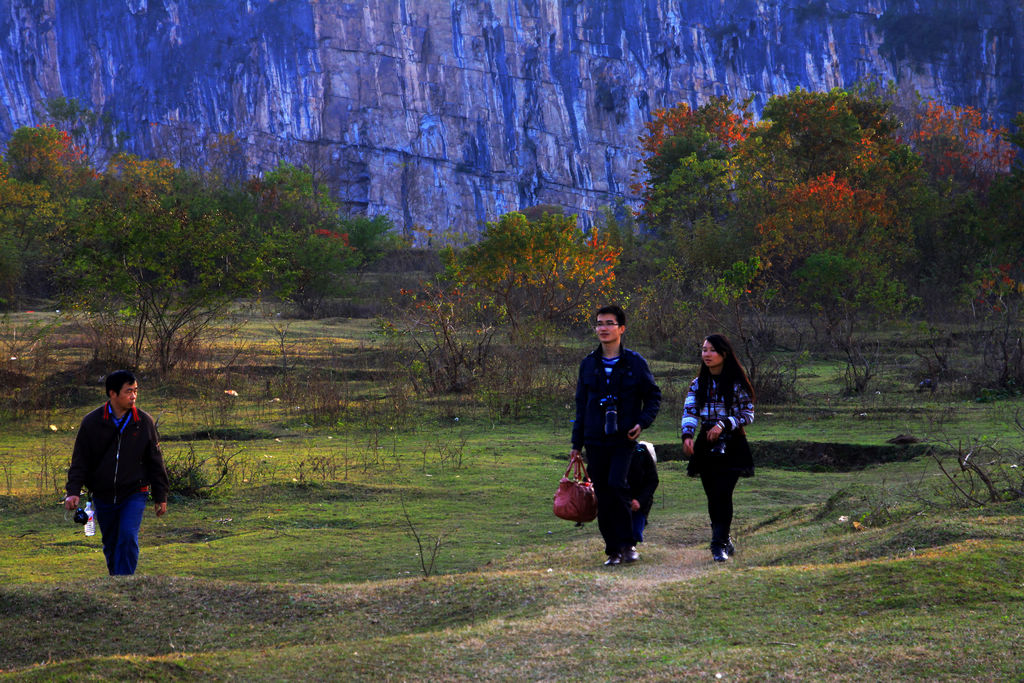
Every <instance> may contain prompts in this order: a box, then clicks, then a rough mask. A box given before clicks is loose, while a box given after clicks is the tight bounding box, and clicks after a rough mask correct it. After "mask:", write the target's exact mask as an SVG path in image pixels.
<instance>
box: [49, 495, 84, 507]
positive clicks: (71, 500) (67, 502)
mask: <svg viewBox="0 0 1024 683" xmlns="http://www.w3.org/2000/svg"><path fill="white" fill-rule="evenodd" d="M51 500H52V499H51ZM77 507H78V496H68V497H67V498H65V499H64V509H65V510H74V509H75V508H77Z"/></svg>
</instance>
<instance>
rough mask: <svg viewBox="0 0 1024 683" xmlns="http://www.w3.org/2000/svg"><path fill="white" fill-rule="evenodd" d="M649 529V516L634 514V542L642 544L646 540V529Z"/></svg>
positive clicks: (639, 513) (640, 513)
mask: <svg viewBox="0 0 1024 683" xmlns="http://www.w3.org/2000/svg"><path fill="white" fill-rule="evenodd" d="M646 527H647V515H645V514H644V513H642V512H634V513H633V540H634V541H636V542H637V543H642V542H643V540H644V529H645V528H646Z"/></svg>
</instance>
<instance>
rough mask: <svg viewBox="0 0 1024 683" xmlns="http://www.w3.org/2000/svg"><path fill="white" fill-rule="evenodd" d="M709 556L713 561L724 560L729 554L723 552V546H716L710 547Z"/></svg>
mask: <svg viewBox="0 0 1024 683" xmlns="http://www.w3.org/2000/svg"><path fill="white" fill-rule="evenodd" d="M711 558H712V559H713V560H714V561H715V562H725V561H726V560H728V559H729V556H728V555H726V553H725V548H722V547H719V546H716V547H714V548H712V549H711Z"/></svg>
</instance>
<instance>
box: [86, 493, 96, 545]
mask: <svg viewBox="0 0 1024 683" xmlns="http://www.w3.org/2000/svg"><path fill="white" fill-rule="evenodd" d="M85 514H86V516H87V517H88V518H89V519H87V520H86V522H85V535H86V536H95V535H96V513H95V512H94V511H93V509H92V501H91V500H90V501H89V502H88V503H86V504H85Z"/></svg>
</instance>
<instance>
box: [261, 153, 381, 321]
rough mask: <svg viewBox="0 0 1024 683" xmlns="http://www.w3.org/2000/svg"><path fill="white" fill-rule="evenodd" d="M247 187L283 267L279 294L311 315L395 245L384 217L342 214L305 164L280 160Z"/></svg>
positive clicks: (352, 285) (346, 291) (350, 286)
mask: <svg viewBox="0 0 1024 683" xmlns="http://www.w3.org/2000/svg"><path fill="white" fill-rule="evenodd" d="M249 191H250V194H251V196H252V197H253V198H254V200H255V213H254V220H255V223H256V225H257V226H258V229H259V231H260V232H261V233H263V234H266V235H268V236H270V239H271V241H272V243H273V245H274V254H275V259H276V261H277V263H279V264H280V266H281V270H280V276H279V279H278V281H277V283H276V289H277V293H278V294H279V295H281V296H283V297H285V298H291V299H292V300H294V301H295V303H296V304H298V306H299V307H300V309H301V310H302V311H303V313H304V314H306V315H308V316H310V317H314V318H317V317H320V316H321V315H322V314H323V312H324V308H325V305H326V302H327V301H328V300H329V299H330V298H332V297H338V296H342V295H345V294H351V293H352V292H353V291H355V288H356V285H357V278H356V277H354V273H355V272H356V271H357V270H358V269H359V268H360V267H361V266H363V265H365V264H367V263H369V262H371V261H372V260H374V259H377V258H379V257H380V256H381V255H382V254H383V253H385V252H386V251H387V250H388V249H390V248H392V247H393V246H394V245H395V244H396V242H395V240H396V239H397V238H395V237H394V233H393V230H392V228H393V226H392V224H391V221H389V220H388V219H387V217H384V216H378V217H374V218H367V217H362V216H354V217H342V216H341V214H340V206H339V205H338V204H337V202H335V201H333V200H332V199H331V198H330V197H329V196H328V195H327V194H326V193H325V192H323V191H322V190H321V189H320V188H319V187H318V186H317V185H315V184H314V182H313V175H312V173H311V172H310V171H309V170H308V169H307V168H305V167H301V168H300V167H296V166H292V165H291V164H288V163H285V162H281V163H280V164H278V166H277V168H275V169H274V170H273V171H271V172H270V173H268V174H267V175H266V176H265V177H264V178H263V179H262V180H258V181H256V180H254V181H252V182H251V183H250V186H249Z"/></svg>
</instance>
